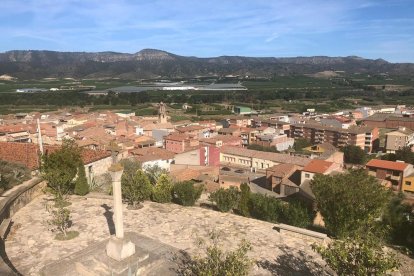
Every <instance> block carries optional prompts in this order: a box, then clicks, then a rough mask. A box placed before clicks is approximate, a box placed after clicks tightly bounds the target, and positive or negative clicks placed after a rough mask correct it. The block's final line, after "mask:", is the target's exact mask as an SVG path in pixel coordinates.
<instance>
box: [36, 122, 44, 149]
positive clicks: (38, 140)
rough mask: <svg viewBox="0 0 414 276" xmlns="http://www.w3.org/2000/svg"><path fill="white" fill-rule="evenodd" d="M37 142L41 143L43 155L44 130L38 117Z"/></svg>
mask: <svg viewBox="0 0 414 276" xmlns="http://www.w3.org/2000/svg"><path fill="white" fill-rule="evenodd" d="M37 142H38V143H39V149H40V153H41V154H42V155H43V140H42V132H41V131H40V121H39V119H37Z"/></svg>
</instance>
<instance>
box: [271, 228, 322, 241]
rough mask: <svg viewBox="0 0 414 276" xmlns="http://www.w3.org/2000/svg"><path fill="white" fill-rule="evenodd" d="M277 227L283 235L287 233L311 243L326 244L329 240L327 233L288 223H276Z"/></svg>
mask: <svg viewBox="0 0 414 276" xmlns="http://www.w3.org/2000/svg"><path fill="white" fill-rule="evenodd" d="M275 228H276V229H277V230H279V233H280V234H281V235H286V236H289V237H294V238H299V239H302V240H304V241H306V242H308V243H310V244H312V243H322V244H325V243H327V242H328V241H329V238H328V236H327V235H326V234H323V233H320V232H315V231H311V230H307V229H304V228H299V227H295V226H291V225H287V224H282V223H280V224H276V226H275Z"/></svg>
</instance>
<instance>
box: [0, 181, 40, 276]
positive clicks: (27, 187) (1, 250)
mask: <svg viewBox="0 0 414 276" xmlns="http://www.w3.org/2000/svg"><path fill="white" fill-rule="evenodd" d="M45 186H46V181H43V180H42V179H41V178H38V177H34V178H32V179H30V180H28V181H26V182H23V183H22V184H20V185H17V186H15V187H13V188H12V189H10V190H8V191H6V192H5V193H3V194H2V196H1V199H0V257H1V259H0V275H5V276H6V275H21V274H20V273H19V272H18V271H17V270H16V268H15V267H14V266H13V264H12V263H11V262H10V260H9V258H8V256H7V253H6V248H5V243H4V239H5V237H6V235H7V234H8V231H9V228H10V226H11V222H12V217H13V215H14V214H15V213H16V212H17V211H19V210H20V209H21V208H22V207H24V206H26V205H27V204H28V203H29V202H30V201H32V200H33V199H34V198H35V197H37V196H39V195H40V194H41V193H42V190H43V188H44V187H45Z"/></svg>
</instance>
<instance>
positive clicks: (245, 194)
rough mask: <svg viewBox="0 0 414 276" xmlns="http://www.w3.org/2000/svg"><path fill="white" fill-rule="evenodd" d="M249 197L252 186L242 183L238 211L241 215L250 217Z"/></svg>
mask: <svg viewBox="0 0 414 276" xmlns="http://www.w3.org/2000/svg"><path fill="white" fill-rule="evenodd" d="M249 199H250V187H249V185H248V184H247V183H242V184H241V185H240V199H239V204H238V206H237V211H238V212H239V214H240V215H242V216H245V217H248V216H249V215H250V214H249Z"/></svg>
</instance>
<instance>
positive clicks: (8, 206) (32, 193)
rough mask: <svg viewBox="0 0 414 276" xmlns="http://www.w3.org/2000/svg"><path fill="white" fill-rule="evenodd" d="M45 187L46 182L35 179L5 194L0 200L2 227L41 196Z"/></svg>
mask: <svg viewBox="0 0 414 276" xmlns="http://www.w3.org/2000/svg"><path fill="white" fill-rule="evenodd" d="M45 185H46V182H45V181H42V179H41V178H37V177H35V178H32V179H30V180H28V181H26V182H23V183H22V184H20V185H18V186H15V187H13V188H12V189H10V190H8V191H6V192H5V193H3V194H2V195H1V199H0V226H1V225H2V224H3V222H4V221H5V220H7V219H10V218H11V217H12V216H13V215H14V213H16V212H17V211H19V210H20V208H22V207H24V206H26V204H27V203H29V202H30V201H32V199H33V198H35V197H37V196H38V195H40V193H41V190H42V189H43V188H44V187H45Z"/></svg>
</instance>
